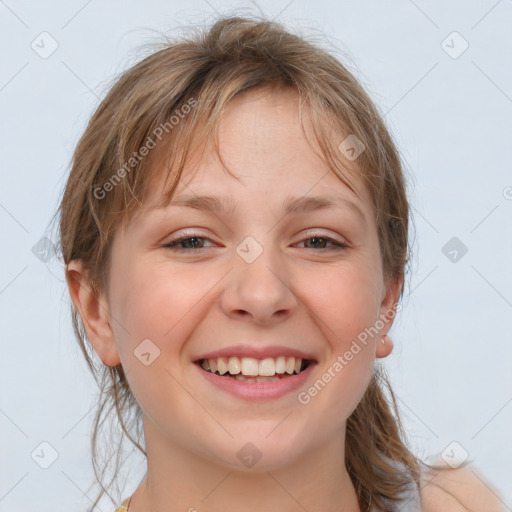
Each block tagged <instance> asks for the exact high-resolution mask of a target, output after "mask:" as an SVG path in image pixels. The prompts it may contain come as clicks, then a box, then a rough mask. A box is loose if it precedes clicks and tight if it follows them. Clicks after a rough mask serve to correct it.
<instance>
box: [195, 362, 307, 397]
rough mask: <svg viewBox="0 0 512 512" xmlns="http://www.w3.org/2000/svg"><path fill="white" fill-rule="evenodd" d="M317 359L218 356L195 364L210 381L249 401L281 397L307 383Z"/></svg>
mask: <svg viewBox="0 0 512 512" xmlns="http://www.w3.org/2000/svg"><path fill="white" fill-rule="evenodd" d="M315 365H316V361H314V360H308V359H302V358H298V357H297V358H296V357H287V356H278V357H276V358H265V359H256V358H252V357H234V356H233V357H217V358H209V359H200V360H198V361H195V365H194V366H195V367H196V368H198V370H199V372H200V374H201V375H202V377H203V378H205V379H206V380H207V381H208V382H209V383H210V384H213V385H214V386H216V387H217V388H219V389H221V390H223V391H225V392H227V393H229V394H231V395H234V396H236V397H238V398H242V399H245V400H262V399H272V398H278V397H281V396H283V395H285V394H287V393H290V392H291V391H293V390H295V389H297V388H299V387H300V386H302V385H303V384H304V382H305V381H306V379H308V377H309V375H310V374H311V371H312V369H313V367H314V366H315Z"/></svg>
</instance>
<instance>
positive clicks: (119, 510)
mask: <svg viewBox="0 0 512 512" xmlns="http://www.w3.org/2000/svg"><path fill="white" fill-rule="evenodd" d="M128 503H130V497H128V498H126V499H125V500H124V501H123V503H122V504H121V506H120V507H117V508H116V510H115V512H126V511H127V510H128Z"/></svg>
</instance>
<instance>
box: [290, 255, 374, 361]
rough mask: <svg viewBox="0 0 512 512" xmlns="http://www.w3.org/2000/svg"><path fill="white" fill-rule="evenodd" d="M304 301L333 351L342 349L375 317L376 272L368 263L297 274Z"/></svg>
mask: <svg viewBox="0 0 512 512" xmlns="http://www.w3.org/2000/svg"><path fill="white" fill-rule="evenodd" d="M297 280H298V281H299V283H300V284H299V287H298V288H297V289H300V290H301V294H302V297H301V299H302V300H303V302H304V304H306V306H307V308H308V309H309V310H311V311H312V312H313V313H314V316H313V318H315V317H316V318H317V321H316V324H317V325H318V326H319V327H320V328H321V329H322V331H323V333H324V335H325V337H326V339H327V340H329V341H330V343H331V347H332V349H333V350H336V351H342V352H344V351H345V350H346V349H347V348H348V347H349V346H350V344H351V342H352V340H354V339H356V338H357V337H358V336H359V335H360V334H361V333H363V332H367V331H368V330H369V328H370V327H371V326H372V325H374V324H375V322H376V320H377V319H378V311H379V309H378V305H379V294H378V292H377V290H378V286H377V285H376V283H378V282H379V276H378V274H377V273H376V272H375V271H374V270H372V268H371V266H363V265H360V266H357V265H349V264H348V262H347V264H346V265H343V266H341V265H340V266H339V267H338V268H334V267H330V268H328V269H325V270H322V271H321V272H318V271H315V273H314V274H313V273H311V274H309V275H308V274H307V273H301V276H300V277H299V276H297Z"/></svg>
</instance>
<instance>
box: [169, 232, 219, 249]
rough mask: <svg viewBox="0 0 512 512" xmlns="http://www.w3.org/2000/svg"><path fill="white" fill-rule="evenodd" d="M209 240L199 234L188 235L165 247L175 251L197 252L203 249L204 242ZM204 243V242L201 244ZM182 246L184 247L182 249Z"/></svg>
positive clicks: (172, 241)
mask: <svg viewBox="0 0 512 512" xmlns="http://www.w3.org/2000/svg"><path fill="white" fill-rule="evenodd" d="M205 240H208V241H211V240H209V239H208V238H206V237H203V236H199V234H198V233H187V234H186V235H184V236H182V237H180V238H177V239H175V240H171V241H170V242H169V243H167V244H165V245H164V247H167V248H168V249H171V250H173V251H189V252H191V251H196V250H198V249H202V248H203V247H202V244H204V241H205ZM201 241H203V242H201ZM180 245H181V246H182V247H180ZM183 245H187V246H188V247H183Z"/></svg>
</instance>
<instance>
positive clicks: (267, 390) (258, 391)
mask: <svg viewBox="0 0 512 512" xmlns="http://www.w3.org/2000/svg"><path fill="white" fill-rule="evenodd" d="M315 364H316V363H314V362H310V363H309V365H308V367H307V368H306V369H305V370H304V371H302V372H300V373H299V374H298V375H292V376H290V377H283V378H282V379H279V380H275V381H272V382H254V383H251V382H242V381H239V380H236V379H232V378H230V377H221V376H220V375H217V374H216V373H211V372H208V371H206V370H203V368H201V366H199V365H198V364H194V366H196V367H197V369H198V371H199V372H200V373H201V375H202V376H203V377H204V378H205V379H206V380H207V381H208V382H211V383H212V384H213V385H214V386H217V387H218V388H219V389H222V390H223V391H226V392H227V393H230V394H232V395H234V396H236V397H238V398H243V399H244V400H265V399H273V398H279V397H281V396H283V395H286V394H287V393H290V392H292V391H294V390H296V389H297V388H299V387H300V386H302V385H303V384H304V383H305V381H306V380H307V379H308V377H309V375H310V374H311V372H312V370H313V367H314V366H315Z"/></svg>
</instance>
